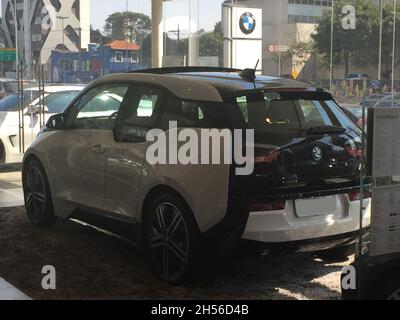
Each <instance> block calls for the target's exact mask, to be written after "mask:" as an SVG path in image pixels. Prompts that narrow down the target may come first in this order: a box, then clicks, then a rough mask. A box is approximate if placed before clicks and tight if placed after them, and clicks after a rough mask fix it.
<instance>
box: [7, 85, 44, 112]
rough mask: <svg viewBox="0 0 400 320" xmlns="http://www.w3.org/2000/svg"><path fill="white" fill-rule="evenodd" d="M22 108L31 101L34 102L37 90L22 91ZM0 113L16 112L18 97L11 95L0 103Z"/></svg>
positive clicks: (37, 93) (37, 94)
mask: <svg viewBox="0 0 400 320" xmlns="http://www.w3.org/2000/svg"><path fill="white" fill-rule="evenodd" d="M23 95H24V96H23V97H24V102H23V103H24V107H26V106H27V105H29V103H31V102H32V100H35V99H36V98H37V97H38V96H39V91H37V90H24V94H23ZM0 111H18V95H17V94H11V95H9V96H8V97H6V98H4V99H3V100H1V101H0Z"/></svg>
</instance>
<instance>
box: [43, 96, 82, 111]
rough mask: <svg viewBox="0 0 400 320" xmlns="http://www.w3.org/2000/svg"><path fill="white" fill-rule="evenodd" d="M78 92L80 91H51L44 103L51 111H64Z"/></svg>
mask: <svg viewBox="0 0 400 320" xmlns="http://www.w3.org/2000/svg"><path fill="white" fill-rule="evenodd" d="M78 94H79V91H64V92H55V93H50V94H49V95H48V96H46V97H45V98H44V103H43V104H44V105H45V106H46V107H47V110H48V112H49V113H62V112H63V111H64V110H65V108H66V107H68V105H69V104H70V103H71V102H72V100H74V99H75V97H76V96H77V95H78Z"/></svg>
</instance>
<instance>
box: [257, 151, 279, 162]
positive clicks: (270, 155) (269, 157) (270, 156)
mask: <svg viewBox="0 0 400 320" xmlns="http://www.w3.org/2000/svg"><path fill="white" fill-rule="evenodd" d="M278 156H279V151H278V150H272V151H270V153H268V154H267V155H265V156H264V155H261V156H260V155H258V156H255V158H254V162H255V163H272V162H274V161H276V160H278Z"/></svg>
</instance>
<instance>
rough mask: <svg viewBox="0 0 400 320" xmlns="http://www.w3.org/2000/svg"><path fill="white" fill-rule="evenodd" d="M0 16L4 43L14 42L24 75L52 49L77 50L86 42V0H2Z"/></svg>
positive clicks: (46, 61)
mask: <svg viewBox="0 0 400 320" xmlns="http://www.w3.org/2000/svg"><path fill="white" fill-rule="evenodd" d="M15 3H16V6H15ZM2 17H3V30H4V36H5V46H6V47H9V48H15V47H16V43H17V44H18V45H17V47H18V51H19V54H18V56H19V61H22V62H23V63H24V64H25V70H27V76H28V77H30V76H32V72H33V70H35V66H37V65H39V64H46V63H48V61H49V58H50V55H51V51H52V50H54V49H61V50H69V51H79V50H80V49H83V48H87V46H88V44H89V42H90V0H2ZM16 20H17V27H16V25H15V21H16Z"/></svg>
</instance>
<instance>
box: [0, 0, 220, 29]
mask: <svg viewBox="0 0 400 320" xmlns="http://www.w3.org/2000/svg"><path fill="white" fill-rule="evenodd" d="M61 2H62V0H61ZM126 2H128V8H129V10H130V11H136V12H141V13H145V14H147V15H151V0H90V3H91V5H90V7H91V12H90V19H91V24H92V25H93V26H94V27H95V29H101V30H102V29H103V27H104V24H105V20H106V19H107V17H108V16H109V15H110V14H111V13H113V12H115V11H125V10H126ZM189 2H190V3H191V10H190V11H191V12H195V11H198V12H199V14H198V15H197V16H196V15H194V16H195V20H199V27H200V29H205V30H212V29H213V27H214V25H215V23H216V22H218V21H221V3H222V0H190V1H189V0H172V1H169V2H166V3H165V4H164V7H165V9H164V16H165V17H166V19H165V25H164V28H165V29H166V30H167V31H169V30H176V29H177V26H178V24H179V25H180V28H181V30H185V29H188V26H189V19H188V13H189ZM197 8H199V10H196V9H197ZM0 9H1V1H0Z"/></svg>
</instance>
